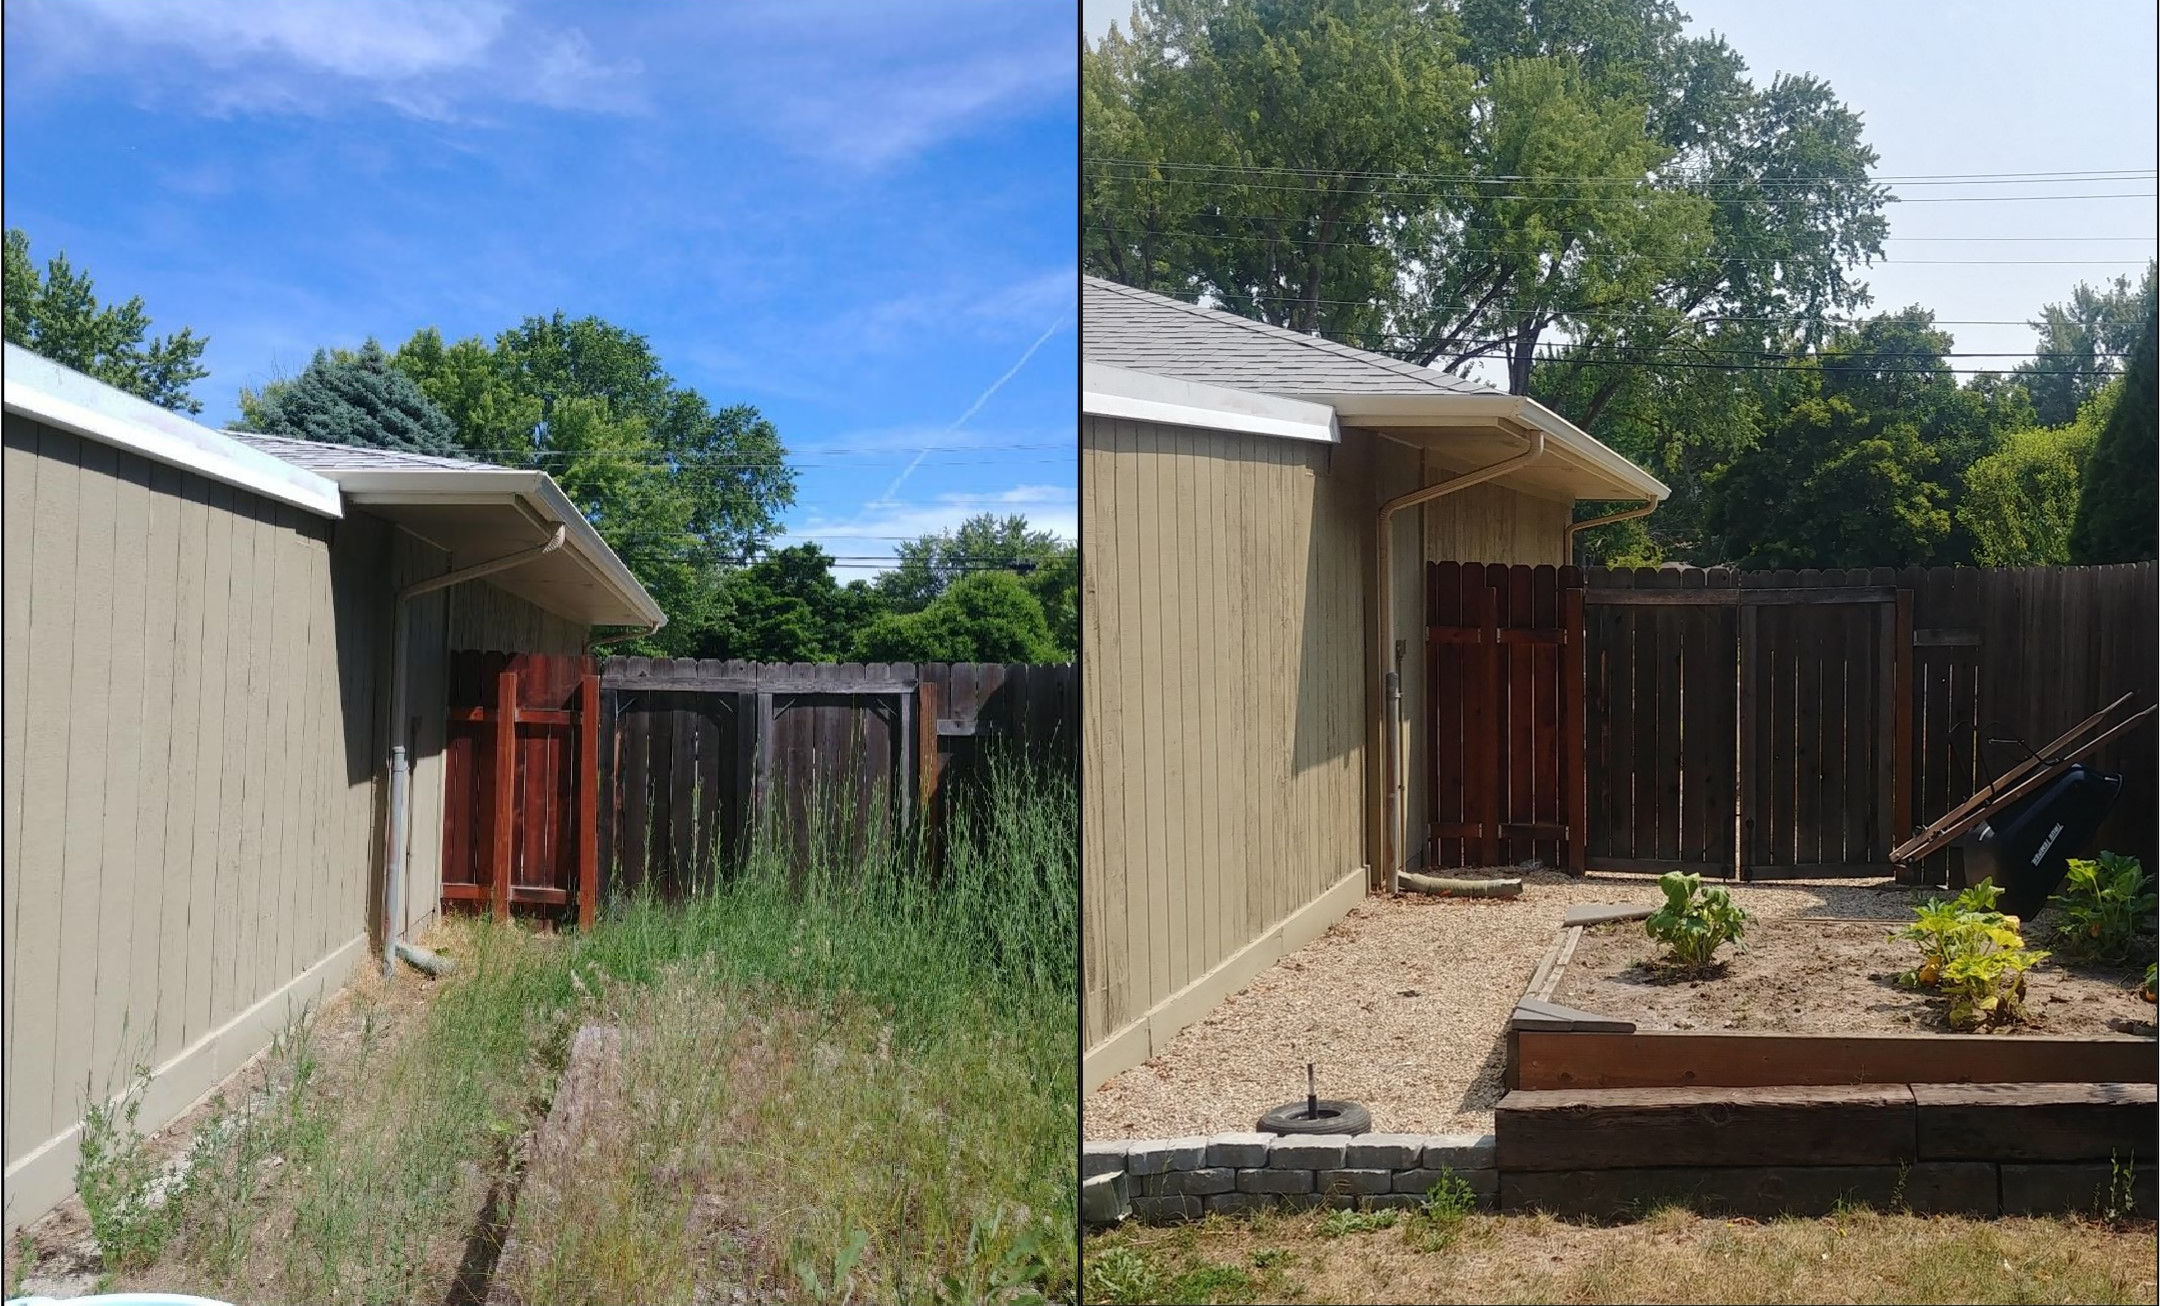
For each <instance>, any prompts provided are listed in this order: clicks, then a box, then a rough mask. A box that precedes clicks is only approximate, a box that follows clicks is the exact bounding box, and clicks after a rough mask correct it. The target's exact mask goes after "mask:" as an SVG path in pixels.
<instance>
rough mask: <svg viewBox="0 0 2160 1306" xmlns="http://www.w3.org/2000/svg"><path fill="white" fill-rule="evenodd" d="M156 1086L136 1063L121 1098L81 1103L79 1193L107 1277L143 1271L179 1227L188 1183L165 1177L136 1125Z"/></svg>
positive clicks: (76, 1175) (146, 1069)
mask: <svg viewBox="0 0 2160 1306" xmlns="http://www.w3.org/2000/svg"><path fill="white" fill-rule="evenodd" d="M150 1080H151V1075H150V1068H149V1067H148V1066H147V1065H138V1066H136V1067H135V1070H134V1073H133V1075H132V1076H131V1077H130V1078H129V1080H128V1084H127V1088H126V1089H125V1090H124V1091H123V1092H122V1093H121V1094H120V1096H119V1097H118V1098H115V1099H113V1100H112V1101H109V1102H100V1101H95V1100H91V1101H86V1102H85V1103H84V1105H83V1123H82V1135H81V1138H80V1139H79V1140H78V1142H77V1144H76V1159H75V1190H76V1192H77V1193H79V1194H80V1195H81V1196H82V1202H83V1210H84V1212H85V1213H86V1214H87V1215H88V1216H89V1217H90V1233H91V1236H92V1237H93V1238H95V1239H96V1240H97V1247H98V1256H99V1258H100V1259H101V1260H103V1262H104V1265H105V1268H106V1270H108V1271H115V1270H134V1269H140V1268H142V1267H143V1266H145V1265H149V1264H150V1263H152V1262H153V1261H155V1260H157V1258H158V1257H159V1255H161V1254H162V1253H163V1252H164V1250H165V1245H166V1243H168V1242H170V1241H171V1239H172V1236H173V1234H174V1232H175V1231H176V1230H177V1227H178V1224H179V1209H180V1206H181V1204H182V1202H181V1198H182V1196H183V1193H182V1192H181V1191H180V1189H181V1187H182V1185H184V1183H185V1180H180V1181H169V1180H167V1179H166V1178H165V1175H164V1167H163V1166H162V1165H161V1164H160V1163H159V1161H158V1159H157V1157H156V1156H155V1155H153V1154H152V1153H151V1151H150V1149H149V1147H148V1146H147V1144H146V1142H145V1140H144V1138H143V1136H142V1132H141V1131H140V1130H139V1129H138V1128H137V1127H136V1121H137V1119H138V1118H139V1117H140V1116H141V1114H142V1103H143V1094H144V1093H145V1092H146V1091H147V1090H148V1089H149V1087H150Z"/></svg>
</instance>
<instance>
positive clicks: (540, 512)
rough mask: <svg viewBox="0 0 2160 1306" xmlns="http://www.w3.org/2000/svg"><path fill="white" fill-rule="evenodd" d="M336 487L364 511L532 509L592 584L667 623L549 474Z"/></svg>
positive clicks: (457, 471)
mask: <svg viewBox="0 0 2160 1306" xmlns="http://www.w3.org/2000/svg"><path fill="white" fill-rule="evenodd" d="M337 479H338V483H339V484H340V485H342V486H343V487H344V489H345V492H346V493H347V494H348V495H350V496H352V501H353V502H354V503H355V504H357V505H360V506H362V507H365V506H366V505H368V504H383V505H392V504H405V505H411V506H447V507H454V506H459V505H480V504H496V503H509V504H512V505H515V506H524V507H527V508H529V509H530V510H531V511H532V512H533V513H534V514H536V515H537V516H539V517H541V518H542V519H544V520H545V522H546V524H547V526H546V528H547V529H553V528H554V527H556V526H562V527H566V528H568V531H569V534H568V537H567V538H566V540H565V543H566V544H567V545H568V548H569V551H570V553H571V555H572V556H574V557H575V558H577V560H578V561H579V562H580V563H582V564H583V565H584V567H585V569H586V570H587V571H588V572H590V573H592V576H593V578H594V579H595V580H596V581H598V582H599V583H600V584H601V585H603V586H605V587H606V588H607V589H608V590H610V591H611V592H613V593H614V594H615V595H616V597H618V598H620V599H622V600H623V602H624V603H625V604H626V605H628V606H629V607H630V608H632V609H634V610H635V611H637V612H638V613H639V614H640V615H641V616H642V617H643V618H644V620H645V621H646V622H648V623H651V622H657V621H660V620H662V619H663V618H664V617H665V615H666V614H665V613H663V612H662V611H661V610H660V605H659V604H658V603H656V602H655V601H654V600H653V597H652V595H650V594H648V593H646V591H645V587H644V586H643V585H641V584H639V583H638V578H637V577H636V576H634V575H632V574H631V572H630V568H629V567H628V566H626V565H624V563H623V560H622V559H621V558H619V557H617V556H616V554H615V550H613V549H611V548H609V547H608V544H607V541H606V540H603V539H601V538H600V532H598V531H596V530H594V529H593V526H592V523H591V522H589V521H586V520H585V514H584V513H581V512H579V511H578V510H577V506H576V505H575V504H573V503H571V502H570V499H569V496H567V495H565V494H564V493H563V492H562V487H561V486H559V485H557V484H555V480H554V478H553V477H551V476H549V475H548V474H547V473H546V472H538V471H522V470H519V469H517V468H495V467H489V468H478V469H472V470H466V469H462V468H449V467H443V468H434V467H410V468H397V469H389V468H381V469H371V470H366V471H341V472H338V473H337Z"/></svg>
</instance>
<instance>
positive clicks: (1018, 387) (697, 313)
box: [5, 0, 1078, 578]
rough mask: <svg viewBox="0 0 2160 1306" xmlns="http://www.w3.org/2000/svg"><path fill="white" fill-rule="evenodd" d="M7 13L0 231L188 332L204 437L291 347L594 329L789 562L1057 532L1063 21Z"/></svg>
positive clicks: (944, 13)
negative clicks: (684, 395)
mask: <svg viewBox="0 0 2160 1306" xmlns="http://www.w3.org/2000/svg"><path fill="white" fill-rule="evenodd" d="M5 14H6V33H5V35H6V69H5V72H6V82H5V98H6V104H5V108H6V118H5V133H6V155H5V183H6V185H5V209H6V221H7V224H8V225H9V226H19V227H23V228H25V229H26V230H27V231H28V232H29V234H30V238H31V248H32V253H33V255H34V256H35V257H37V258H38V259H39V260H40V261H42V260H43V259H44V258H45V257H47V256H49V255H51V254H52V253H53V252H54V251H56V250H65V251H66V253H67V255H68V257H69V259H70V260H71V261H72V262H73V263H74V264H75V265H76V266H77V267H78V268H85V269H88V270H89V271H90V272H91V273H92V275H94V276H95V277H96V279H97V283H98V290H99V293H100V294H101V295H102V296H105V297H107V298H115V297H117V298H125V297H127V296H128V295H136V294H139V295H141V296H142V297H143V299H144V300H145V301H146V306H147V308H148V310H149V312H150V314H151V316H152V320H153V324H154V327H155V329H157V330H160V331H164V330H171V329H174V328H177V327H180V326H183V325H184V326H190V327H193V328H194V329H195V330H196V331H197V332H198V333H199V334H204V335H207V336H208V337H209V338H210V347H209V350H208V352H207V353H206V354H205V355H204V361H205V363H206V364H207V365H208V366H209V368H210V369H211V374H210V376H209V378H208V379H206V380H204V381H202V382H199V383H198V384H197V385H196V387H195V393H196V395H197V397H198V398H200V399H202V400H203V401H204V405H205V408H204V412H203V415H202V416H203V419H204V420H206V421H208V422H210V423H211V424H213V425H223V424H224V423H225V422H226V421H227V420H228V419H230V418H231V417H232V416H234V415H235V411H236V410H235V406H234V399H235V395H236V394H237V392H238V390H239V389H240V388H241V387H242V386H259V385H260V384H262V383H263V382H264V381H265V380H269V379H272V378H275V377H278V376H287V375H291V374H293V373H296V372H297V371H299V370H300V369H301V368H302V367H304V366H305V365H306V363H307V360H308V358H309V356H310V355H311V354H312V353H313V351H314V350H315V349H317V348H319V347H323V346H330V345H342V346H352V345H356V344H358V343H360V341H362V340H363V339H365V338H366V337H368V336H371V335H372V336H374V337H376V338H378V339H380V340H382V341H383V342H384V343H385V344H387V345H393V346H394V345H395V344H396V343H398V342H400V341H402V340H404V339H405V338H406V337H407V336H409V335H410V334H411V333H412V332H413V331H414V330H415V329H417V328H419V327H422V326H435V327H438V328H440V329H441V330H442V331H443V333H444V334H445V335H446V336H449V337H452V338H457V337H463V336H468V335H474V334H479V335H483V336H490V337H491V336H493V335H494V334H495V333H496V332H498V331H500V330H502V329H503V328H505V327H508V326H511V325H514V324H515V323H516V322H518V321H519V320H520V319H521V318H523V317H525V316H526V315H529V314H544V313H549V312H552V311H555V310H557V309H560V310H563V311H565V312H567V313H570V314H572V315H581V314H586V313H592V314H597V315H599V316H601V317H604V318H606V319H608V320H610V321H612V322H615V323H617V324H618V325H621V326H624V327H627V328H629V329H631V330H634V331H637V332H640V333H642V334H643V335H645V336H646V337H647V338H648V339H649V340H650V341H651V342H652V344H653V345H654V347H655V349H656V351H657V353H658V354H659V356H660V358H661V360H662V361H663V363H664V364H665V365H666V366H667V368H668V369H669V371H670V372H671V373H673V374H674V376H675V377H676V378H677V380H678V381H680V382H682V383H684V384H687V385H689V386H691V387H693V388H695V389H696V390H698V391H699V392H700V393H702V394H703V395H705V397H706V398H707V399H709V400H711V401H712V402H713V403H715V404H716V405H718V404H732V403H748V404H753V405H755V406H756V407H758V408H759V409H761V410H762V411H763V412H764V413H765V415H766V416H767V417H769V418H771V419H772V420H773V422H774V423H775V424H776V425H777V426H778V427H779V430H780V432H781V435H782V437H783V439H784V440H785V441H786V443H787V444H788V446H789V448H790V449H791V450H792V451H794V453H795V455H796V457H795V462H796V464H797V466H798V468H799V471H800V485H799V489H798V496H797V504H796V507H795V509H794V511H793V512H792V513H790V514H789V518H788V524H789V528H790V536H791V540H799V539H802V538H813V539H817V540H819V541H820V542H821V543H823V544H824V545H825V547H826V549H827V551H828V552H832V553H835V554H840V555H847V556H866V555H889V554H890V552H891V549H892V545H893V544H894V543H895V541H896V539H897V538H899V537H907V536H914V535H918V534H921V533H923V532H925V531H929V530H936V529H941V528H943V527H947V526H950V525H953V524H955V523H957V522H958V521H959V520H960V519H962V518H963V517H965V516H967V515H969V514H971V513H974V512H978V511H996V512H1021V513H1024V514H1025V515H1026V516H1027V517H1028V518H1029V520H1030V521H1031V522H1033V523H1035V524H1037V525H1039V526H1044V527H1048V528H1050V529H1053V530H1056V531H1057V532H1059V533H1060V534H1061V535H1064V536H1065V537H1067V538H1076V536H1077V530H1078V522H1077V517H1078V507H1077V491H1076V467H1077V451H1076V440H1075V416H1074V414H1075V409H1076V407H1077V403H1078V363H1077V350H1078V345H1077V334H1076V323H1075V320H1074V298H1075V275H1076V273H1075V268H1076V261H1075V260H1076V255H1075V246H1076V237H1075V222H1074V214H1075V212H1076V207H1077V199H1076V190H1075V180H1074V159H1075V156H1076V139H1077V135H1076V134H1077V130H1078V128H1077V114H1076V108H1075V98H1076V90H1075V76H1076V73H1075V66H1074V60H1073V31H1074V22H1075V17H1074V9H1073V7H1072V5H1071V3H1069V0H1067V2H1063V3H1061V2H1059V0H1029V2H1028V3H1024V4H1012V3H1005V2H1003V0H929V2H918V3H910V4H908V5H905V6H895V5H881V4H875V3H818V2H816V0H798V2H781V3H729V4H716V3H704V2H700V0H679V2H676V3H637V4H621V5H615V4H610V5H591V4H565V3H556V4H550V3H536V2H523V0H365V2H363V3H349V2H346V0H272V2H265V0H67V2H66V3H65V4H59V3H54V2H53V0H9V3H8V5H7V7H6V10H5ZM1031 350H1032V353H1031V352H1030V351H1031ZM1023 359H1025V362H1024V363H1023V361H1022V360H1023ZM1001 380H1002V384H999V382H1000V381H1001ZM926 450H927V451H928V452H925V451H926ZM911 469H912V470H911ZM783 542H791V541H783ZM840 574H841V576H842V577H843V578H846V577H848V576H860V575H866V574H869V572H868V569H855V570H850V571H843V572H841V573H840Z"/></svg>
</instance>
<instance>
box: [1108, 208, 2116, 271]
mask: <svg viewBox="0 0 2160 1306" xmlns="http://www.w3.org/2000/svg"><path fill="white" fill-rule="evenodd" d="M1206 216H1208V217H1211V218H1214V219H1217V220H1219V221H1222V222H1281V221H1284V220H1285V219H1284V217H1283V216H1282V215H1278V214H1271V213H1212V214H1208V215H1206ZM1144 234H1146V235H1149V236H1191V237H1195V238H1197V239H1201V240H1209V241H1219V240H1232V241H1238V242H1241V243H1243V244H1248V245H1297V246H1301V247H1307V248H1315V247H1317V248H1324V249H1380V250H1392V249H1395V248H1397V246H1395V245H1392V244H1388V243H1385V242H1382V241H1376V240H1348V239H1343V240H1308V239H1304V238H1301V237H1297V236H1277V235H1259V236H1240V235H1235V234H1232V233H1228V232H1214V231H1194V230H1193V229H1191V228H1190V227H1156V228H1153V229H1151V230H1149V231H1147V232H1145V233H1144ZM1450 234H1464V235H1467V234H1472V233H1468V232H1464V233H1450ZM1475 234H1477V235H1484V236H1491V235H1496V234H1499V233H1496V232H1491V231H1479V232H1476V233H1475ZM1544 234H1546V235H1548V236H1594V235H1597V234H1599V233H1597V232H1594V231H1585V230H1580V229H1578V230H1571V231H1563V230H1558V229H1554V230H1552V231H1548V232H1546V233H1544ZM1447 239H1448V236H1447V235H1441V236H1438V237H1436V238H1435V239H1434V241H1433V242H1432V243H1433V244H1434V245H1435V246H1438V247H1441V248H1443V249H1444V250H1445V251H1446V252H1447V253H1449V254H1470V255H1495V254H1502V255H1521V256H1525V257H1531V258H1538V257H1543V255H1542V254H1541V253H1539V252H1538V251H1518V250H1509V249H1499V248H1495V247H1493V246H1489V245H1482V246H1473V245H1460V246H1458V245H1450V244H1446V243H1445V242H1446V241H1447ZM1946 239H1954V238H1946ZM1695 256H1696V257H1697V258H1699V259H1702V260H1703V261H1705V262H1710V263H1791V262H1794V261H1795V260H1794V259H1790V258H1776V257H1771V256H1765V255H1760V254H1716V253H1712V252H1711V251H1709V250H1698V251H1695ZM1639 257H1641V258H1644V259H1652V258H1654V256H1653V255H1648V254H1645V255H1640V256H1639ZM1881 257H1882V264H1881V266H1885V267H1887V266H1890V265H1892V264H1895V265H1896V266H1899V267H1926V266H1930V265H1933V266H1961V267H1964V266H1970V267H2024V266H2063V267H2104V266H2110V265H2114V264H2136V263H2139V262H2150V261H2151V256H2150V255H2136V256H2132V255H2117V256H2116V257H2114V258H2064V259H2046V258H2001V259H1995V258H1906V259H1892V258H1890V257H1889V256H1888V255H1883V256H1881ZM1865 266H1867V267H1870V268H1873V267H1875V266H1877V265H1876V264H1875V263H1873V262H1869V263H1867V264H1865Z"/></svg>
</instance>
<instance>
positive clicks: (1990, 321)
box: [1178, 295, 2032, 347]
mask: <svg viewBox="0 0 2160 1306" xmlns="http://www.w3.org/2000/svg"><path fill="white" fill-rule="evenodd" d="M1260 298H1269V299H1275V300H1278V301H1281V302H1286V303H1287V302H1299V303H1316V304H1327V305H1330V306H1347V307H1371V306H1372V302H1371V301H1370V300H1364V299H1317V300H1300V299H1298V297H1296V296H1293V295H1269V296H1260ZM1178 302H1179V303H1182V304H1187V305H1189V306H1190V307H1193V308H1201V307H1204V306H1203V305H1200V304H1193V303H1192V302H1191V301H1190V300H1179V301H1178ZM1420 307H1422V308H1427V309H1437V308H1453V309H1462V310H1465V311H1467V310H1471V309H1480V308H1482V309H1484V310H1488V311H1491V312H1496V313H1522V312H1536V313H1553V314H1554V315H1556V316H1558V317H1563V318H1570V319H1573V318H1631V319H1633V318H1642V319H1653V320H1658V321H1667V320H1671V319H1672V318H1673V317H1674V314H1673V313H1671V312H1665V313H1648V312H1641V311H1637V310H1632V309H1619V308H1598V307H1595V306H1585V307H1581V308H1568V309H1558V308H1554V307H1552V306H1550V305H1535V306H1529V307H1526V306H1524V305H1521V304H1516V303H1501V302H1493V303H1488V304H1482V305H1480V304H1472V303H1469V302H1466V301H1461V300H1450V301H1445V302H1436V303H1427V304H1423V305H1420ZM1209 311H1211V312H1217V313H1229V314H1230V316H1232V317H1241V316H1243V315H1242V314H1238V313H1232V312H1231V310H1229V309H1223V308H1217V309H1211V310H1209ZM1797 316H1798V315H1797V314H1787V315H1785V316H1782V317H1776V316H1754V315H1749V314H1725V313H1713V314H1710V315H1709V316H1708V317H1705V318H1699V319H1689V320H1694V321H1700V322H1715V323H1726V322H1791V321H1793V320H1795V318H1796V317H1797ZM1245 320H1246V321H1248V322H1250V321H1255V320H1256V319H1253V318H1246V319H1245ZM1871 320H1872V319H1870V318H1841V317H1825V318H1823V319H1822V321H1823V324H1824V325H1826V326H1861V325H1864V324H1866V323H1867V322H1869V321H1871ZM1931 324H1932V325H1934V326H2031V325H2032V320H2031V319H2029V318H1985V317H1965V318H1955V317H1938V318H1934V319H1931ZM1262 325H1267V326H1273V325H1274V324H1273V323H1263V324H1262ZM1277 329H1278V330H1290V328H1288V327H1281V328H1277ZM1299 334H1305V333H1302V332H1300V333H1299ZM1320 338H1321V339H1326V338H1327V337H1320ZM1403 338H1404V339H1410V338H1411V337H1407V336H1406V337H1403ZM1353 347H1355V346H1353Z"/></svg>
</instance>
